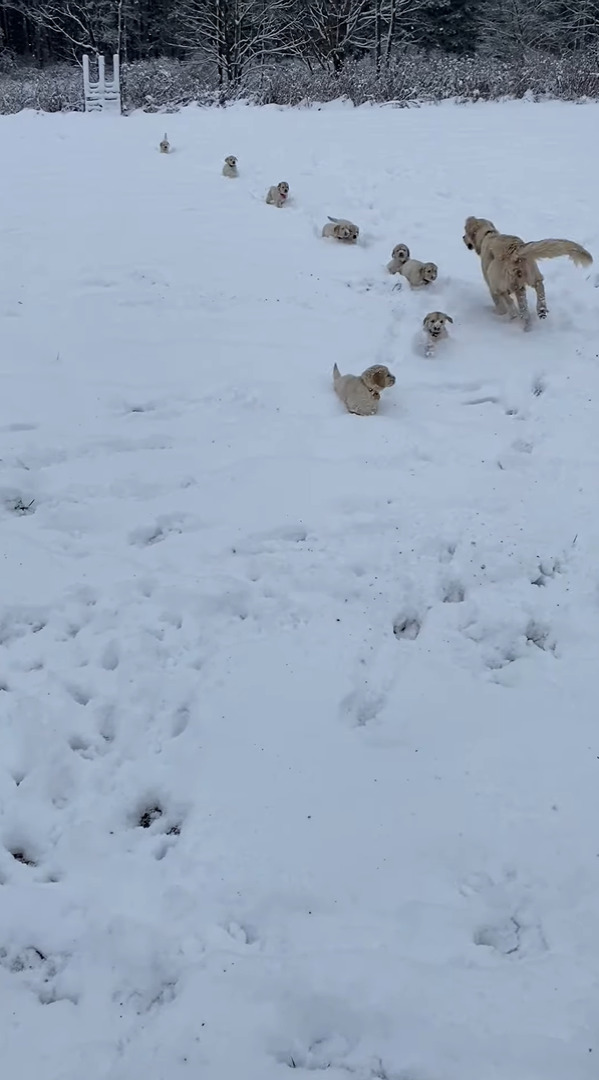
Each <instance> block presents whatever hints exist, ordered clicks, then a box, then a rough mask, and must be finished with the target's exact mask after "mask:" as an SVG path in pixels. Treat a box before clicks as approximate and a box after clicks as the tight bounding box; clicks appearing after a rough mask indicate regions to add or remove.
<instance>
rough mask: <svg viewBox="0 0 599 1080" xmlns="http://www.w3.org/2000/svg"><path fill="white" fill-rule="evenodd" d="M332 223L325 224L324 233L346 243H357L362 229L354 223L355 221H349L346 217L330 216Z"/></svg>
mask: <svg viewBox="0 0 599 1080" xmlns="http://www.w3.org/2000/svg"><path fill="white" fill-rule="evenodd" d="M329 221H330V225H325V226H324V227H323V230H322V235H323V236H327V237H330V238H332V239H333V240H341V242H342V243H344V244H355V243H356V241H357V239H358V236H359V235H360V230H359V228H358V226H357V225H354V223H353V221H347V220H346V219H345V218H334V217H329Z"/></svg>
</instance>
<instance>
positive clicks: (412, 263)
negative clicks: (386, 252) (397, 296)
mask: <svg viewBox="0 0 599 1080" xmlns="http://www.w3.org/2000/svg"><path fill="white" fill-rule="evenodd" d="M392 267H393V269H391V268H392ZM387 269H388V271H389V273H390V274H401V276H402V277H405V279H406V281H408V282H409V283H410V285H411V286H412V288H413V289H419V288H420V287H421V286H422V285H430V284H431V283H432V282H433V281H436V280H437V273H438V269H437V266H436V265H435V263H432V262H427V263H422V262H418V259H411V258H410V249H409V248H408V247H406V245H405V244H396V245H395V247H394V248H393V251H392V252H391V262H390V263H389V265H388V266H387Z"/></svg>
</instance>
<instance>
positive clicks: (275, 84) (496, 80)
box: [0, 51, 599, 113]
mask: <svg viewBox="0 0 599 1080" xmlns="http://www.w3.org/2000/svg"><path fill="white" fill-rule="evenodd" d="M525 95H528V96H531V97H533V98H535V99H538V98H543V97H546V98H560V99H563V100H567V101H576V100H580V99H581V98H591V99H599V70H598V64H597V60H596V58H595V57H594V56H592V55H588V56H583V55H581V54H576V55H570V56H568V55H563V56H553V55H551V56H550V55H547V54H543V53H535V52H529V53H527V54H526V55H525V56H524V57H523V58H522V59H520V60H518V61H516V60H510V61H508V60H497V59H495V58H492V57H485V56H475V57H464V56H451V55H447V54H445V53H441V52H433V53H429V54H423V53H419V52H415V51H414V52H406V54H405V55H403V56H402V58H401V60H400V59H398V58H394V59H393V60H392V61H391V63H390V64H389V65H388V66H385V67H383V68H382V69H381V70H380V71H378V72H377V70H376V68H375V66H374V65H373V63H372V62H371V61H370V60H361V61H348V62H347V63H346V64H345V65H344V66H343V68H342V70H341V71H340V72H338V73H337V74H334V73H333V72H331V71H327V70H325V69H322V68H318V69H316V70H310V69H309V68H308V66H307V65H306V64H303V63H301V62H299V61H287V62H285V61H280V62H276V63H275V62H271V63H270V64H264V65H262V66H260V67H259V68H253V69H248V70H247V71H246V72H245V74H244V75H243V76H242V78H241V79H240V81H239V82H237V83H235V84H229V85H224V86H219V85H218V80H217V76H216V71H215V70H214V67H213V66H212V65H211V64H210V63H208V62H207V61H206V60H205V59H202V58H201V57H200V58H199V59H194V60H192V61H184V60H176V59H172V58H169V59H162V60H141V61H137V62H134V63H128V64H126V65H124V66H123V102H124V106H125V108H126V109H127V110H133V109H144V110H145V111H147V112H156V111H159V110H165V109H166V110H168V109H177V108H180V107H181V106H183V105H188V104H190V103H191V102H197V103H198V104H201V105H214V104H219V105H225V104H227V103H228V102H231V101H235V100H240V99H243V100H247V101H251V102H254V103H256V104H277V105H300V104H310V103H318V102H327V101H335V100H338V99H340V98H345V99H347V100H348V101H351V102H353V103H354V104H355V105H362V104H364V103H366V102H370V101H371V102H393V103H398V104H403V105H408V104H411V103H416V102H419V101H422V102H432V101H442V100H445V99H447V98H457V99H458V100H460V101H478V100H483V101H493V100H497V99H499V98H522V97H524V96H525ZM82 107H83V101H82V80H81V71H80V69H79V68H78V67H76V66H67V65H62V66H60V67H53V68H45V69H42V70H34V69H32V68H19V67H17V66H15V65H14V64H11V63H9V62H8V60H7V63H6V64H4V65H0V112H3V113H11V112H18V111H19V110H21V109H41V110H43V111H46V112H57V111H59V110H69V109H81V108H82Z"/></svg>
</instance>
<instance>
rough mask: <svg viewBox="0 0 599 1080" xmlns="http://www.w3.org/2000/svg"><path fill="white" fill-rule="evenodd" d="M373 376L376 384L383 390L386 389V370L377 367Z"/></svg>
mask: <svg viewBox="0 0 599 1080" xmlns="http://www.w3.org/2000/svg"><path fill="white" fill-rule="evenodd" d="M371 378H372V381H373V383H374V385H375V386H379V387H380V388H381V390H384V389H385V372H384V371H383V369H382V368H380V367H379V368H375V370H374V371H373V372H372V376H371Z"/></svg>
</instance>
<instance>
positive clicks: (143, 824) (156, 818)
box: [135, 801, 182, 836]
mask: <svg viewBox="0 0 599 1080" xmlns="http://www.w3.org/2000/svg"><path fill="white" fill-rule="evenodd" d="M157 822H160V825H159V826H158V828H157V829H153V826H154V825H156V824H157ZM135 824H136V825H137V826H138V827H139V828H140V829H152V830H153V832H154V833H156V832H161V833H164V834H165V836H180V835H181V827H182V825H181V821H180V820H179V819H177V818H175V817H173V815H170V814H167V813H166V811H165V810H164V809H163V807H162V805H161V803H159V802H158V801H157V802H155V803H150V804H149V805H148V806H146V807H145V809H143V810H142V811H141V813H138V816H137V820H136V821H135Z"/></svg>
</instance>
